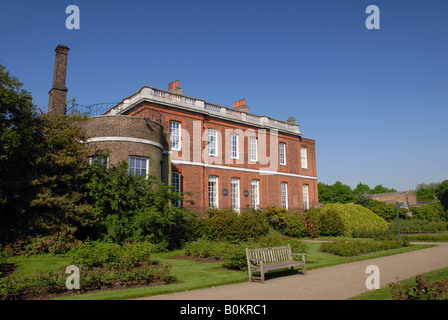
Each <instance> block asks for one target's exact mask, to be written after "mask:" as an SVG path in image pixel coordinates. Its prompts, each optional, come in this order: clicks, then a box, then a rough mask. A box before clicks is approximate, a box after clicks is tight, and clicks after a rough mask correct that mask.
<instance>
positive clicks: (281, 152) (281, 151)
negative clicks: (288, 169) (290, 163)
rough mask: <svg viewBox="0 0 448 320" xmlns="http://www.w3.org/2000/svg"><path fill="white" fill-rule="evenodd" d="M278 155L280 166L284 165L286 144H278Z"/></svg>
mask: <svg viewBox="0 0 448 320" xmlns="http://www.w3.org/2000/svg"><path fill="white" fill-rule="evenodd" d="M278 155H279V162H280V164H281V165H283V166H285V165H286V143H284V142H280V143H279V144H278Z"/></svg>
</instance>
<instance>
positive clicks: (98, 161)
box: [89, 156, 109, 168]
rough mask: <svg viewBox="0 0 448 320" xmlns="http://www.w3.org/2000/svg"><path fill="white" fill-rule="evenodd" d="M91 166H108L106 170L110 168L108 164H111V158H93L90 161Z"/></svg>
mask: <svg viewBox="0 0 448 320" xmlns="http://www.w3.org/2000/svg"><path fill="white" fill-rule="evenodd" d="M89 162H90V165H91V166H93V167H97V168H98V167H101V166H103V165H105V166H106V168H107V167H108V163H109V157H106V156H92V157H90V159H89Z"/></svg>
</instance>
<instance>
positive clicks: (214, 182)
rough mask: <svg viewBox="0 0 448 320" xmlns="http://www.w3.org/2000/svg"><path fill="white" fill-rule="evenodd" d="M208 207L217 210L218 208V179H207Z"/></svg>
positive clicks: (214, 177)
mask: <svg viewBox="0 0 448 320" xmlns="http://www.w3.org/2000/svg"><path fill="white" fill-rule="evenodd" d="M208 206H209V207H210V208H211V207H215V208H219V206H218V177H217V176H209V177H208Z"/></svg>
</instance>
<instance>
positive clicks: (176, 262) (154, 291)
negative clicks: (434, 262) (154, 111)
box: [8, 241, 430, 300]
mask: <svg viewBox="0 0 448 320" xmlns="http://www.w3.org/2000/svg"><path fill="white" fill-rule="evenodd" d="M321 245H322V243H321V242H317V241H310V242H307V246H308V253H307V269H308V270H312V269H317V268H322V267H327V266H332V265H336V264H341V263H348V262H353V261H360V260H365V259H371V258H377V257H381V256H386V255H392V254H398V253H403V252H408V251H413V250H419V249H422V248H426V247H428V246H430V245H412V246H410V247H406V248H400V249H394V250H388V251H382V252H376V253H372V254H366V255H360V256H356V257H339V256H335V255H331V254H327V253H323V252H319V248H320V246H321ZM181 255H183V250H175V251H170V252H165V253H157V254H154V258H155V259H156V260H158V261H159V262H160V263H169V264H171V265H172V269H171V274H172V275H173V276H174V277H175V278H176V283H173V284H167V285H162V286H143V287H139V288H127V289H123V290H102V291H100V292H96V293H85V294H79V295H73V296H69V297H63V299H81V300H102V299H120V300H121V299H132V298H138V297H144V296H150V295H159V294H166V293H172V292H179V291H185V290H194V289H199V288H205V287H211V286H219V285H225V284H231V283H237V282H245V281H247V272H246V271H231V270H227V269H224V268H222V263H220V262H199V261H193V260H191V259H179V256H181ZM8 263H13V264H15V265H16V266H17V269H16V270H15V271H14V273H16V274H18V275H19V274H30V273H35V272H42V271H61V270H64V269H65V268H66V267H67V266H68V265H70V264H71V259H70V257H68V256H52V255H49V254H42V255H35V256H30V257H23V256H20V257H11V258H9V259H8Z"/></svg>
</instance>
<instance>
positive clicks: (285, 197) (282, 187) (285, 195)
mask: <svg viewBox="0 0 448 320" xmlns="http://www.w3.org/2000/svg"><path fill="white" fill-rule="evenodd" d="M280 194H281V197H282V208H283V209H288V183H286V182H281V183H280Z"/></svg>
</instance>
